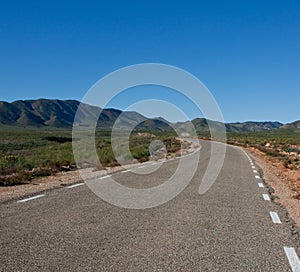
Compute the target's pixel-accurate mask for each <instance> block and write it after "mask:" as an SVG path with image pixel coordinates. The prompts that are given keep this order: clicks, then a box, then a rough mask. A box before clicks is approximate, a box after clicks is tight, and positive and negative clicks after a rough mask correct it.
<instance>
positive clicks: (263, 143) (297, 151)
mask: <svg viewBox="0 0 300 272" xmlns="http://www.w3.org/2000/svg"><path fill="white" fill-rule="evenodd" d="M227 137H228V143H230V144H236V145H242V146H245V147H254V148H256V149H258V150H260V151H261V152H263V153H265V154H266V155H268V156H269V157H272V158H274V159H277V160H278V161H280V162H282V163H283V165H284V166H285V168H288V169H290V170H299V169H300V133H297V132H292V131H280V130H275V131H268V132H252V133H228V135H227Z"/></svg>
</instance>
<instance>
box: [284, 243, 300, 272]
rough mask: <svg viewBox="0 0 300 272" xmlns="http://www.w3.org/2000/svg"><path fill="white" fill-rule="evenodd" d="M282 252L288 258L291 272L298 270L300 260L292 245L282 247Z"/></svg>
mask: <svg viewBox="0 0 300 272" xmlns="http://www.w3.org/2000/svg"><path fill="white" fill-rule="evenodd" d="M284 252H285V254H286V256H287V258H288V260H289V263H290V266H291V268H292V271H293V272H300V260H299V257H298V256H297V253H296V251H295V249H294V248H293V247H284Z"/></svg>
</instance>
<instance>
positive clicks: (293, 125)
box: [280, 120, 300, 132]
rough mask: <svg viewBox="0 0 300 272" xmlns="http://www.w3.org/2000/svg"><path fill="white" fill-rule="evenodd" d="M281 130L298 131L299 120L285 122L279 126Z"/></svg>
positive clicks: (299, 130)
mask: <svg viewBox="0 0 300 272" xmlns="http://www.w3.org/2000/svg"><path fill="white" fill-rule="evenodd" d="M280 130H281V131H284V130H286V131H294V132H300V120H298V121H295V122H293V123H289V124H285V125H284V126H282V127H281V128H280Z"/></svg>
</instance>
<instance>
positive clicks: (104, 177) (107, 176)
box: [99, 175, 111, 179]
mask: <svg viewBox="0 0 300 272" xmlns="http://www.w3.org/2000/svg"><path fill="white" fill-rule="evenodd" d="M109 177H111V175H106V176H103V177H101V178H99V179H106V178H109Z"/></svg>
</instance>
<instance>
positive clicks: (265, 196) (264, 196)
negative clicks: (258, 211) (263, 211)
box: [262, 194, 271, 201]
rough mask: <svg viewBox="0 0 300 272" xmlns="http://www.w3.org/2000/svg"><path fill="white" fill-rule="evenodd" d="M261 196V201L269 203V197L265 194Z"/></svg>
mask: <svg viewBox="0 0 300 272" xmlns="http://www.w3.org/2000/svg"><path fill="white" fill-rule="evenodd" d="M262 196H263V199H264V200H266V201H270V200H271V199H270V197H269V195H267V194H263V195H262Z"/></svg>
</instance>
